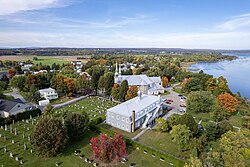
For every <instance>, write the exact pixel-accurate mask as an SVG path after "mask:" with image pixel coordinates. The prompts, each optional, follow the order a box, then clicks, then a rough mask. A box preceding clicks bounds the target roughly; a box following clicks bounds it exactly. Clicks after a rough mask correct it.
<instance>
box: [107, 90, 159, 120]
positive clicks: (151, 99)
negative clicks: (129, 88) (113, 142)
mask: <svg viewBox="0 0 250 167" xmlns="http://www.w3.org/2000/svg"><path fill="white" fill-rule="evenodd" d="M155 102H159V97H157V96H154V95H145V94H142V95H141V99H140V97H139V96H137V97H135V98H133V99H130V100H128V101H126V102H124V103H121V104H118V105H117V106H114V107H112V108H109V109H108V110H107V111H110V112H112V113H116V114H119V115H123V116H127V117H130V116H132V111H135V113H137V112H139V111H141V110H143V109H145V108H146V107H148V106H150V105H151V104H153V103H155ZM161 103H162V99H161Z"/></svg>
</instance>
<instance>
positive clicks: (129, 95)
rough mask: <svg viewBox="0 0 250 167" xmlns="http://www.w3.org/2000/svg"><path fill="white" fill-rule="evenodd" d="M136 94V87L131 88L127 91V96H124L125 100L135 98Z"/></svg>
mask: <svg viewBox="0 0 250 167" xmlns="http://www.w3.org/2000/svg"><path fill="white" fill-rule="evenodd" d="M137 92H138V88H137V86H131V87H130V88H129V89H128V91H127V94H126V96H125V100H129V99H132V98H134V97H136V96H137Z"/></svg>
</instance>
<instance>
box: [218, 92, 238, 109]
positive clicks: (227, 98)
mask: <svg viewBox="0 0 250 167" xmlns="http://www.w3.org/2000/svg"><path fill="white" fill-rule="evenodd" d="M217 101H218V103H219V105H220V106H221V107H223V108H225V109H226V111H227V112H235V111H236V107H237V105H238V100H237V99H236V98H235V97H233V96H232V95H231V94H229V93H223V94H221V95H219V96H218V97H217Z"/></svg>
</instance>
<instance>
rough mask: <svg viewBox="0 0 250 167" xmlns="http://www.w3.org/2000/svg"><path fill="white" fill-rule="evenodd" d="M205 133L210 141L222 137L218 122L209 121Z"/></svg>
mask: <svg viewBox="0 0 250 167" xmlns="http://www.w3.org/2000/svg"><path fill="white" fill-rule="evenodd" d="M205 129H206V131H205V133H206V136H207V139H208V140H209V141H215V140H216V139H218V138H219V137H220V129H219V126H218V125H217V124H216V123H213V122H208V123H207V124H206V126H205Z"/></svg>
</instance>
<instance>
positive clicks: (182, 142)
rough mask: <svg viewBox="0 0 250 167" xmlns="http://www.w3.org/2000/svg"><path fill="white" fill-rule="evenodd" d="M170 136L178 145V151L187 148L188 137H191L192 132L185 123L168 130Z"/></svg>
mask: <svg viewBox="0 0 250 167" xmlns="http://www.w3.org/2000/svg"><path fill="white" fill-rule="evenodd" d="M170 136H171V138H172V140H173V141H174V142H175V143H177V144H178V145H179V149H180V151H184V150H186V149H187V146H188V143H189V141H190V138H191V137H192V132H191V131H190V130H189V128H188V127H187V126H186V125H175V126H173V127H172V130H171V131H170Z"/></svg>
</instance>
